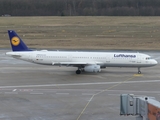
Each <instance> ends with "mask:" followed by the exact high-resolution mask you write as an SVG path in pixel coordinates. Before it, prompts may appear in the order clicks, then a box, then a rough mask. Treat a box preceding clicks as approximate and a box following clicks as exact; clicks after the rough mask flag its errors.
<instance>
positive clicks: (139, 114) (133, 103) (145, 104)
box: [120, 94, 160, 120]
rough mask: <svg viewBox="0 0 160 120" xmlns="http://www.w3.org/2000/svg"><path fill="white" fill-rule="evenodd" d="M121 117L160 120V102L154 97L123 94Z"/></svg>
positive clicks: (121, 97)
mask: <svg viewBox="0 0 160 120" xmlns="http://www.w3.org/2000/svg"><path fill="white" fill-rule="evenodd" d="M120 115H124V116H128V115H132V116H136V120H160V102H159V101H157V100H156V99H155V98H154V97H148V96H136V95H133V94H121V96H120Z"/></svg>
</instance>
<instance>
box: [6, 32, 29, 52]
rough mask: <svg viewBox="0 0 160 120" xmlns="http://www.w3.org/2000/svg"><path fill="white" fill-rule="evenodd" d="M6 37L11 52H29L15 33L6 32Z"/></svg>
mask: <svg viewBox="0 0 160 120" xmlns="http://www.w3.org/2000/svg"><path fill="white" fill-rule="evenodd" d="M8 35H9V39H10V43H11V47H12V50H13V51H31V50H30V49H28V47H27V46H26V45H25V43H24V42H23V41H22V39H21V38H20V37H19V36H18V35H17V33H16V32H15V31H13V30H8Z"/></svg>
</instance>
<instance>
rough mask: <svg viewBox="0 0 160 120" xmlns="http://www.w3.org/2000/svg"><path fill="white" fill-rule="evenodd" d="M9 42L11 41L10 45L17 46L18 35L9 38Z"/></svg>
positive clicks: (18, 41)
mask: <svg viewBox="0 0 160 120" xmlns="http://www.w3.org/2000/svg"><path fill="white" fill-rule="evenodd" d="M11 43H12V45H14V46H17V45H19V43H20V39H19V38H18V37H13V38H12V39H11Z"/></svg>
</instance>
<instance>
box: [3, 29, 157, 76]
mask: <svg viewBox="0 0 160 120" xmlns="http://www.w3.org/2000/svg"><path fill="white" fill-rule="evenodd" d="M8 35H9V38H10V43H11V47H12V51H11V52H6V55H8V56H11V57H13V58H16V59H20V60H24V61H28V62H32V63H36V64H42V65H55V66H67V67H77V70H76V74H81V73H82V72H95V73H97V72H100V71H101V69H103V68H106V67H134V68H138V74H141V70H140V68H142V67H151V66H155V65H157V64H158V62H157V61H156V60H155V59H152V58H151V56H149V55H147V54H142V53H138V52H137V53H131V52H122V53H121V52H76V51H48V50H40V51H35V50H31V49H29V48H28V47H27V46H26V44H25V43H24V42H23V41H22V39H21V38H20V37H19V36H18V35H17V33H16V32H15V31H13V30H8Z"/></svg>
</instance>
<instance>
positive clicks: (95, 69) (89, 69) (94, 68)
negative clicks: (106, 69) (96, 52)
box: [84, 65, 101, 72]
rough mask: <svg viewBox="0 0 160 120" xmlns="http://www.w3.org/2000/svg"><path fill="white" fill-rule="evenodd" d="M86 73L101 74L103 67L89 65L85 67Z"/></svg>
mask: <svg viewBox="0 0 160 120" xmlns="http://www.w3.org/2000/svg"><path fill="white" fill-rule="evenodd" d="M84 71H86V72H100V71H101V67H100V65H88V66H85V67H84Z"/></svg>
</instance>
